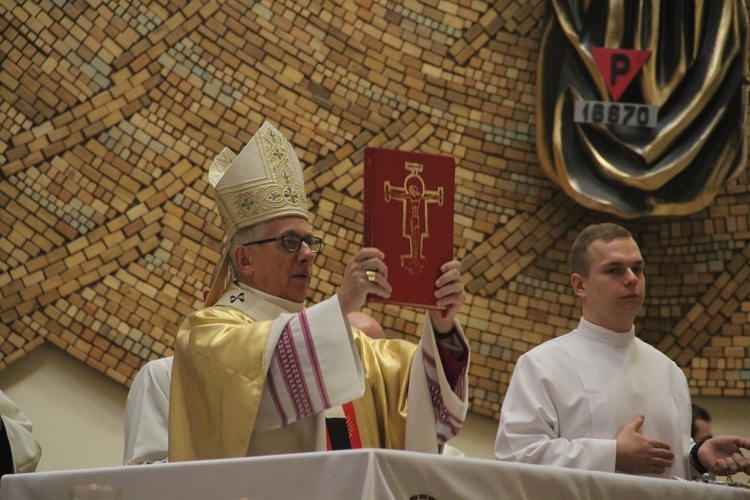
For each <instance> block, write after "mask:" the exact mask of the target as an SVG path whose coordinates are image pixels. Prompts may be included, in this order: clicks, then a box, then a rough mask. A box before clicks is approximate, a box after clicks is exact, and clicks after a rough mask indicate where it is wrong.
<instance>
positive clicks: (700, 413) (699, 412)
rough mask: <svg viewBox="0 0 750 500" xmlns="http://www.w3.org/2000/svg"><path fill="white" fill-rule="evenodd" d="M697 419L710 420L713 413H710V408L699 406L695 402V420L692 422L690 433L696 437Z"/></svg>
mask: <svg viewBox="0 0 750 500" xmlns="http://www.w3.org/2000/svg"><path fill="white" fill-rule="evenodd" d="M696 420H703V421H705V422H710V421H711V414H710V413H708V410H706V409H705V408H703V407H702V406H698V405H697V404H695V403H693V420H691V422H690V435H691V436H692V437H695V434H696V433H697V432H698V429H697V428H696V427H695V421H696Z"/></svg>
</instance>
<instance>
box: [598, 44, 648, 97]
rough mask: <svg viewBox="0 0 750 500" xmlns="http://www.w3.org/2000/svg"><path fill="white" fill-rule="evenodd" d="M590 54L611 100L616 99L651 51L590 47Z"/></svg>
mask: <svg viewBox="0 0 750 500" xmlns="http://www.w3.org/2000/svg"><path fill="white" fill-rule="evenodd" d="M591 55H593V56H594V60H595V61H596V65H597V66H599V71H601V73H602V76H603V77H604V81H605V82H606V84H607V89H608V90H609V95H610V96H611V97H612V100H613V101H618V100H619V99H620V96H621V95H622V93H623V92H625V89H626V88H628V85H630V82H631V81H632V80H633V78H634V77H635V75H637V74H638V72H639V71H640V70H641V68H642V67H643V63H645V62H646V59H648V58H649V56H650V55H651V51H650V50H635V49H610V48H607V47H591Z"/></svg>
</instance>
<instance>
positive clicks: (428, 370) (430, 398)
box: [405, 314, 470, 453]
mask: <svg viewBox="0 0 750 500" xmlns="http://www.w3.org/2000/svg"><path fill="white" fill-rule="evenodd" d="M423 325H424V326H423V330H422V338H421V340H420V341H419V346H418V348H417V350H416V352H415V353H414V360H413V362H412V366H411V372H410V374H409V406H408V409H407V412H406V443H405V448H406V450H407V451H419V452H423V453H438V445H442V444H445V442H446V441H448V440H449V439H451V438H452V437H454V436H456V435H457V434H458V433H459V431H460V430H461V427H462V426H463V422H464V419H465V418H466V411H467V409H468V406H469V403H468V393H469V385H468V384H469V382H468V376H467V373H468V367H469V362H468V358H467V361H466V364H465V366H464V370H463V372H462V373H461V375H460V376H459V378H458V380H457V381H456V387H455V388H451V385H450V383H448V379H447V377H446V376H445V371H444V369H443V365H442V363H441V361H440V353H439V352H438V348H437V344H436V342H437V340H436V338H435V332H434V330H433V329H432V324H431V322H430V320H429V316H428V315H427V314H425V319H424V322H423ZM455 326H456V331H457V335H456V337H457V339H456V340H457V341H458V342H459V343H460V344H461V346H460V347H458V348H457V347H453V349H455V350H456V351H457V352H461V350H466V352H467V356H468V354H469V352H470V350H469V347H468V343H467V342H466V337H465V336H464V334H463V330H462V329H461V327H460V325H458V322H455ZM446 347H447V346H446ZM448 349H450V347H448Z"/></svg>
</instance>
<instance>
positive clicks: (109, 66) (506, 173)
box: [0, 0, 750, 418]
mask: <svg viewBox="0 0 750 500" xmlns="http://www.w3.org/2000/svg"><path fill="white" fill-rule="evenodd" d="M544 9H545V5H544V2H543V1H542V0H498V1H496V2H494V3H493V2H482V1H466V0H457V1H450V2H449V1H437V0H427V1H416V0H403V1H387V0H375V1H372V0H357V1H343V0H323V1H316V2H310V1H304V0H303V1H299V0H295V1H285V0H280V1H276V2H268V1H257V2H255V1H238V0H226V1H203V0H193V1H179V0H178V1H171V0H170V1H167V0H154V1H143V2H119V1H112V0H86V1H84V0H76V1H72V2H64V1H62V0H42V1H37V2H31V1H28V2H25V1H15V2H14V1H8V0H0V33H1V35H0V168H1V170H0V207H1V208H0V315H1V316H2V322H1V323H0V368H3V367H5V366H7V365H8V364H10V363H13V362H15V361H17V360H18V359H19V358H22V357H23V356H24V355H25V354H26V353H27V352H29V351H31V350H33V349H34V348H35V347H37V346H39V345H40V344H41V343H43V342H50V343H52V344H54V345H55V346H57V347H59V348H60V349H62V350H64V351H65V352H67V353H69V354H70V355H71V356H74V357H76V358H77V359H79V360H80V361H81V362H83V363H86V364H87V365H89V366H91V367H93V368H94V369H96V370H99V371H101V372H102V373H105V374H106V375H107V376H109V377H111V378H113V379H115V380H117V381H119V382H121V383H122V384H126V385H129V384H130V382H131V381H132V379H133V377H134V375H135V373H136V372H137V370H138V369H139V368H140V367H141V366H142V365H143V364H144V363H145V362H146V361H147V360H150V359H153V358H157V357H161V356H166V355H170V354H171V353H172V346H173V343H174V335H175V333H176V331H177V328H178V325H179V323H180V322H181V320H182V318H184V317H185V316H186V315H187V314H189V313H190V312H191V311H193V310H194V309H196V308H198V307H200V305H201V304H202V300H201V296H202V290H203V288H204V285H205V283H207V282H208V280H209V276H210V273H211V271H212V267H213V263H214V262H215V261H216V260H217V259H218V255H219V253H218V252H219V249H220V238H221V231H220V228H219V218H218V215H217V213H216V212H215V209H214V206H213V200H212V193H211V190H210V189H209V186H208V184H207V182H206V172H207V170H208V166H209V165H210V163H211V161H212V160H213V158H214V156H215V155H216V154H217V153H218V152H219V151H220V150H221V148H222V147H224V146H228V147H230V148H232V149H233V150H234V151H235V152H238V151H239V150H240V149H241V148H242V146H243V145H244V144H245V143H246V142H247V141H248V140H249V139H250V137H252V135H253V133H254V132H255V130H256V129H257V128H258V127H259V126H260V124H261V123H262V122H263V120H265V119H268V120H269V121H271V122H272V123H274V124H275V125H276V126H277V127H279V128H280V129H281V130H282V131H283V132H284V133H285V135H286V136H287V137H288V138H289V139H290V140H291V141H292V142H293V143H294V145H295V147H296V150H297V152H298V154H299V156H300V159H301V161H302V163H303V166H304V167H305V176H306V183H307V190H308V194H309V197H310V199H311V201H312V213H313V224H314V226H315V227H316V228H317V230H318V231H319V232H320V233H322V234H323V235H324V241H325V246H324V250H323V252H322V254H321V255H320V256H319V260H318V262H317V264H318V266H319V273H318V277H317V279H316V280H315V281H314V282H313V284H312V289H311V292H310V297H309V298H310V300H311V301H313V302H315V301H319V300H321V299H323V298H326V297H328V296H330V295H331V294H332V293H333V292H334V291H335V290H336V287H337V285H338V284H339V283H340V280H341V275H342V272H343V269H344V265H345V262H347V261H348V259H349V258H350V257H351V256H352V255H353V253H354V252H355V251H356V249H358V248H359V246H360V245H361V242H362V235H361V232H362V213H361V209H362V201H361V194H362V150H363V148H364V147H365V146H385V147H391V148H398V149H406V150H422V151H429V152H439V153H443V154H448V155H453V156H454V157H456V159H457V165H458V168H457V178H456V183H457V193H456V205H455V208H456V224H455V229H454V234H453V240H454V244H455V252H456V255H457V257H458V258H459V259H460V260H462V262H463V266H464V272H465V285H466V287H467V290H468V291H469V298H468V302H467V304H466V308H465V311H464V314H462V315H461V319H462V321H463V323H464V325H466V332H467V334H468V336H469V337H470V339H471V343H472V351H473V365H472V367H471V379H470V384H471V397H472V409H473V411H475V412H477V413H480V414H484V415H488V416H491V417H495V418H497V417H498V416H499V409H500V404H501V402H502V396H503V394H504V392H505V390H506V388H507V384H508V381H509V378H510V375H511V373H512V370H513V367H514V362H515V360H516V359H517V358H518V356H519V355H521V354H522V353H523V352H525V351H526V350H528V349H529V348H531V347H533V346H535V345H537V344H539V343H540V342H543V341H545V340H547V339H550V338H552V337H554V336H557V335H561V334H563V333H566V332H567V331H568V330H569V329H571V328H572V327H573V326H574V325H575V324H576V323H577V318H578V316H579V314H580V309H579V306H578V304H577V302H576V301H575V300H574V298H573V294H572V292H571V291H570V289H569V284H568V283H569V281H568V271H567V266H566V263H565V261H566V255H567V252H568V249H569V248H570V245H571V243H572V240H573V238H574V237H575V235H576V233H577V232H578V231H579V230H580V229H581V228H583V227H584V226H585V225H587V224H589V223H592V222H600V221H603V220H607V217H606V216H604V215H602V214H598V213H595V212H590V211H587V210H585V209H583V208H582V207H580V206H577V205H576V204H575V203H573V202H572V201H571V200H569V199H568V198H567V197H566V196H565V195H564V194H563V193H562V192H561V191H560V190H559V189H558V188H557V187H556V186H555V185H554V184H553V183H551V182H550V181H549V180H547V178H546V177H545V176H544V175H543V173H542V172H541V170H540V168H539V166H538V161H537V157H536V153H535V139H534V134H535V132H534V104H535V66H536V63H535V61H536V59H537V51H538V46H539V40H540V36H541V26H542V20H543V16H544ZM749 201H750V188H749V187H748V176H747V175H746V173H744V172H743V173H742V174H741V175H740V176H739V177H738V178H737V179H735V180H734V181H732V182H731V183H730V184H729V185H728V186H727V187H726V189H725V190H724V191H723V192H721V193H720V194H719V195H718V196H717V197H716V199H715V200H714V202H713V203H712V204H711V205H710V206H709V207H708V208H706V209H705V210H702V211H701V212H698V213H696V214H693V215H691V216H689V217H680V218H672V219H670V218H661V219H653V220H637V221H628V222H627V223H626V224H625V225H626V226H627V227H628V228H629V229H631V230H632V231H633V233H634V234H635V235H636V237H637V239H638V240H639V242H640V243H641V244H642V247H643V253H644V256H645V258H646V260H647V268H646V270H647V276H648V284H649V298H648V301H647V305H646V307H645V308H644V310H643V312H642V314H641V315H640V317H639V319H638V330H639V332H640V335H641V337H642V338H644V339H645V340H647V341H648V342H650V343H652V344H654V345H656V346H658V347H659V348H660V349H661V350H663V351H664V352H665V353H667V354H668V355H669V356H670V357H671V358H673V359H674V360H675V361H676V362H677V363H678V364H679V365H680V366H681V367H683V369H684V370H685V373H686V375H687V376H688V379H689V381H690V387H691V391H692V392H693V394H696V395H698V394H699V395H706V396H708V395H724V396H750V389H749V387H750V360H748V350H749V349H750V335H749V333H750V332H748V315H750V300H749V299H748V294H749V293H750V281H748V279H747V278H748V276H750V246H748V245H747V242H748V240H750V208H749V207H750V205H749V203H748V202H749ZM367 310H368V311H369V312H370V313H372V314H373V315H374V316H375V317H376V318H377V319H379V320H380V321H381V322H382V323H383V325H384V327H385V329H386V331H387V332H388V335H389V336H391V337H399V336H401V337H404V338H407V339H410V340H416V338H417V336H418V335H419V332H418V331H417V326H416V323H415V320H416V319H417V317H418V313H417V312H415V311H414V310H411V309H406V308H404V309H401V308H396V307H393V306H382V305H378V304H373V305H371V307H369V308H368V309H367Z"/></svg>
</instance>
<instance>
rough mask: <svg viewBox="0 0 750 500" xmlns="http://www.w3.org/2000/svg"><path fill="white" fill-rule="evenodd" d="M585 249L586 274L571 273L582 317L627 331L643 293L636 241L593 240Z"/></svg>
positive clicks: (640, 302)
mask: <svg viewBox="0 0 750 500" xmlns="http://www.w3.org/2000/svg"><path fill="white" fill-rule="evenodd" d="M586 253H587V256H588V262H589V272H588V276H585V277H584V276H581V275H580V274H577V273H576V274H573V276H572V277H571V283H572V285H573V290H574V291H575V293H576V295H578V296H579V297H581V300H582V303H583V317H584V318H585V319H586V320H587V321H589V322H591V323H594V324H596V325H599V326H602V327H604V328H608V329H610V330H613V331H616V332H627V331H630V329H631V327H632V325H633V320H634V319H635V317H636V315H637V314H638V311H640V309H641V306H642V305H643V299H644V296H645V293H646V277H645V276H644V275H643V257H642V256H641V251H640V249H639V248H638V244H637V243H636V242H635V241H634V240H633V239H632V238H618V239H615V240H612V241H609V242H606V241H603V240H595V241H593V242H592V243H591V245H589V248H588V249H587V251H586Z"/></svg>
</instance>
